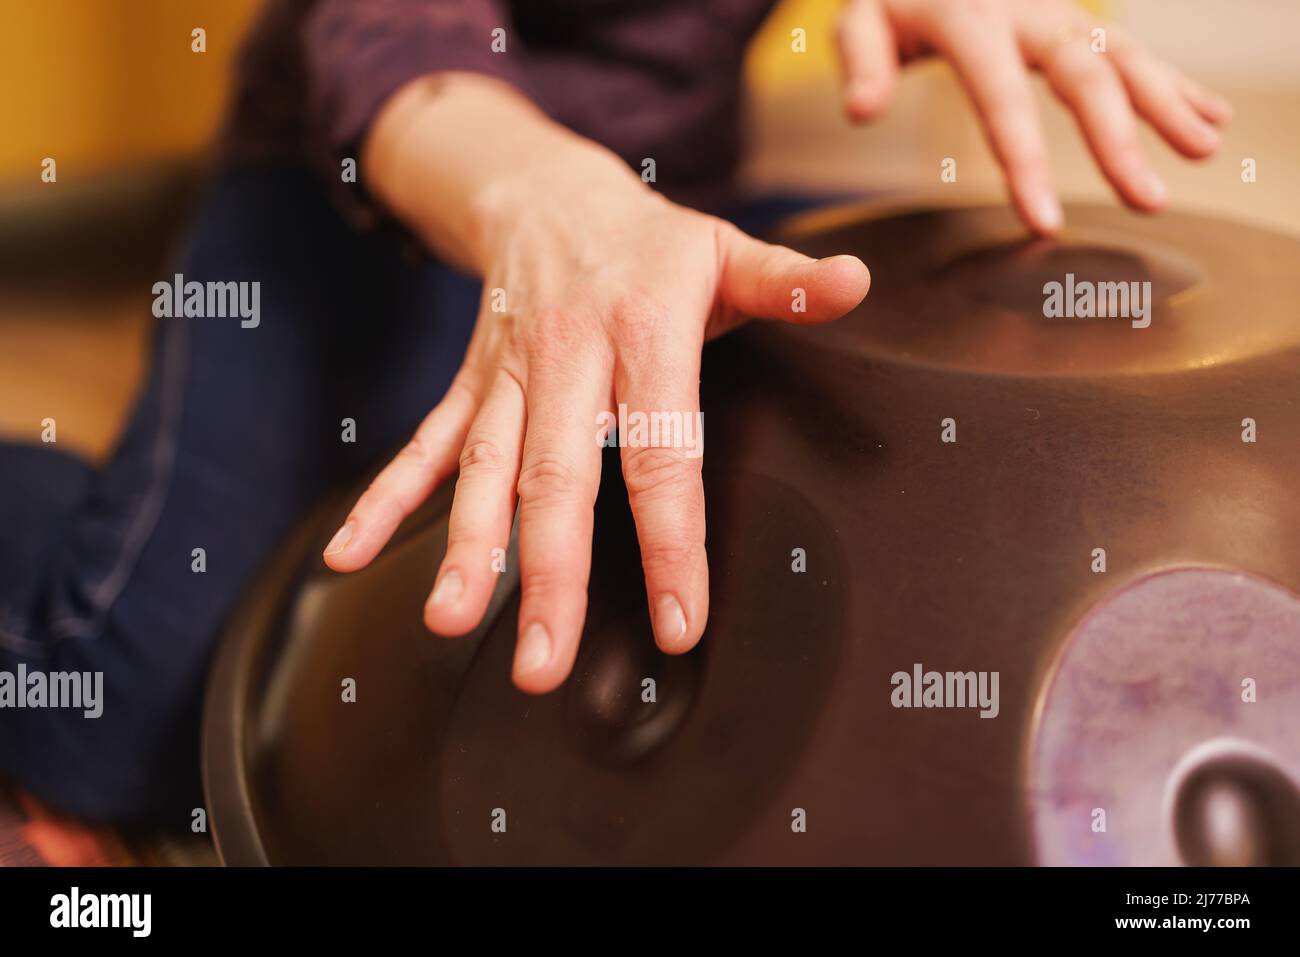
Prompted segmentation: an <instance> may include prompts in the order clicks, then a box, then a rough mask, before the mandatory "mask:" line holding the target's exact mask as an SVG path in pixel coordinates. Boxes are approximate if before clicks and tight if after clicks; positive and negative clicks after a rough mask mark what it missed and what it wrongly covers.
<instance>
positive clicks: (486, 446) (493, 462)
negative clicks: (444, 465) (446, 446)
mask: <svg viewBox="0 0 1300 957" xmlns="http://www.w3.org/2000/svg"><path fill="white" fill-rule="evenodd" d="M505 467H506V456H505V453H503V452H502V451H501V449H500V447H499V446H498V445H497V444H496V443H495V442H493V441H492V440H491V439H485V438H478V439H473V440H471V441H470V442H468V443H466V445H465V447H464V448H463V449H461V452H460V471H461V473H462V474H466V473H469V474H479V473H495V472H501V471H504V469H505Z"/></svg>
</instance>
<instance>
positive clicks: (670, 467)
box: [623, 446, 700, 497]
mask: <svg viewBox="0 0 1300 957" xmlns="http://www.w3.org/2000/svg"><path fill="white" fill-rule="evenodd" d="M699 473H700V460H699V459H698V458H696V459H691V458H688V457H687V456H686V455H685V454H684V453H683V452H682V450H681V449H674V448H664V447H661V446H647V447H645V448H629V449H627V452H626V454H625V456H624V459H623V481H624V483H625V484H626V485H627V490H628V494H629V495H632V496H634V497H636V496H644V495H650V494H653V493H655V492H663V491H669V492H672V491H686V490H687V489H689V487H690V484H691V483H692V482H693V481H694V480H695V479H696V478H697V476H698V475H699Z"/></svg>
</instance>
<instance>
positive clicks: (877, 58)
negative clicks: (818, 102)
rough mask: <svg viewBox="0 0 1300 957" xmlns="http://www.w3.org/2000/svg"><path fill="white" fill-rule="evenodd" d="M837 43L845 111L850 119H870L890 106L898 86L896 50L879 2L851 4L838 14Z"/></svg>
mask: <svg viewBox="0 0 1300 957" xmlns="http://www.w3.org/2000/svg"><path fill="white" fill-rule="evenodd" d="M836 39H837V42H838V44H839V51H840V67H841V69H842V71H843V73H844V109H845V111H846V112H847V113H848V115H849V117H850V119H854V120H868V119H871V118H872V117H873V116H876V115H877V114H879V113H880V112H881V111H882V110H884V108H885V107H886V106H888V105H889V100H890V98H891V97H892V96H893V93H894V87H895V85H896V84H897V82H898V47H897V43H896V41H895V38H894V31H893V28H892V27H890V25H889V18H888V17H887V16H886V15H885V9H884V7H883V6H882V5H881V3H880V0H851V2H850V3H849V4H848V6H846V7H845V8H844V12H843V13H841V14H840V19H839V29H838V30H837V31H836Z"/></svg>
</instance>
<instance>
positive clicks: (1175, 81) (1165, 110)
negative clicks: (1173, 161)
mask: <svg viewBox="0 0 1300 957" xmlns="http://www.w3.org/2000/svg"><path fill="white" fill-rule="evenodd" d="M1110 56H1111V62H1113V63H1114V64H1115V67H1116V68H1117V69H1118V70H1119V74H1120V77H1121V78H1122V79H1123V81H1124V85H1125V87H1127V89H1128V95H1129V98H1130V99H1131V100H1132V101H1133V106H1134V107H1136V108H1137V111H1138V113H1139V114H1141V115H1142V116H1143V117H1145V118H1146V120H1147V122H1149V123H1150V124H1151V125H1152V126H1153V127H1155V128H1156V130H1158V131H1159V133H1160V135H1161V136H1163V137H1164V138H1165V140H1167V141H1168V142H1169V145H1171V146H1172V147H1174V149H1176V150H1178V151H1179V152H1180V153H1182V154H1183V155H1185V156H1189V157H1192V158H1194V159H1199V158H1202V157H1205V156H1209V155H1210V154H1211V153H1213V152H1214V151H1215V150H1217V149H1218V148H1219V133H1218V131H1217V130H1216V129H1215V128H1214V126H1213V125H1212V124H1211V123H1209V122H1208V121H1207V120H1206V119H1205V118H1204V117H1202V116H1201V114H1200V113H1199V112H1197V110H1196V109H1195V107H1193V105H1192V104H1191V102H1190V101H1189V100H1188V98H1187V97H1186V96H1185V95H1184V93H1183V89H1182V85H1181V83H1180V77H1179V75H1178V73H1177V72H1176V71H1175V70H1174V69H1173V68H1172V67H1169V66H1167V65H1166V64H1164V63H1161V62H1160V61H1159V60H1158V59H1156V58H1155V57H1153V56H1151V55H1150V54H1149V53H1147V52H1146V51H1145V50H1143V49H1141V48H1140V47H1138V46H1136V45H1134V44H1131V43H1125V44H1123V45H1118V44H1112V46H1111V50H1110Z"/></svg>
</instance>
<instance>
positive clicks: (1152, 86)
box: [839, 0, 1231, 234]
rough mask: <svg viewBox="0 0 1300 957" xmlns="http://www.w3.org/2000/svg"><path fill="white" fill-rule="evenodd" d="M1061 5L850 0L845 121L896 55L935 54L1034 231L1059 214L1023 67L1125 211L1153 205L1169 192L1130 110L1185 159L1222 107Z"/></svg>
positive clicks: (1196, 151)
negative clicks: (949, 68) (968, 104)
mask: <svg viewBox="0 0 1300 957" xmlns="http://www.w3.org/2000/svg"><path fill="white" fill-rule="evenodd" d="M1099 26H1100V25H1099V24H1098V23H1097V22H1096V21H1095V20H1093V19H1091V18H1090V17H1088V16H1087V15H1086V14H1085V13H1084V12H1083V11H1082V10H1080V9H1079V8H1078V7H1076V6H1074V4H1072V3H1068V2H1065V0H850V2H849V4H848V6H847V7H846V9H845V10H844V12H843V14H842V15H841V19H840V31H839V37H840V60H841V65H842V67H843V74H844V84H845V85H844V103H845V109H846V111H847V112H848V114H849V116H850V117H851V118H853V119H855V120H865V119H869V118H870V117H872V116H874V115H876V114H877V113H878V112H880V110H881V109H883V108H884V107H885V105H886V104H887V103H888V101H889V98H890V94H891V93H892V91H893V87H894V83H895V80H896V79H897V74H898V66H899V63H900V62H907V61H908V60H911V59H913V58H916V57H920V56H926V55H932V54H939V55H942V56H944V57H945V58H947V59H948V60H949V61H951V63H952V65H953V67H954V68H955V69H956V71H957V75H958V77H959V78H960V79H961V82H962V84H963V85H964V86H965V88H966V91H967V93H968V94H969V95H970V97H971V100H972V101H973V102H974V105H975V108H976V110H977V111H978V113H979V115H980V118H981V120H982V122H983V124H984V129H985V131H986V133H987V135H988V138H989V141H990V144H991V145H992V147H993V152H994V154H995V155H996V156H997V158H998V161H999V162H1000V163H1001V164H1002V168H1003V169H1004V170H1005V172H1006V176H1007V180H1008V184H1009V186H1010V189H1011V196H1012V200H1013V202H1014V203H1015V206H1016V209H1017V210H1018V211H1019V213H1020V215H1021V217H1022V218H1023V219H1024V220H1025V222H1026V223H1027V224H1029V226H1030V227H1031V228H1033V229H1035V230H1037V231H1039V232H1041V233H1046V234H1050V233H1054V232H1056V231H1057V230H1058V229H1060V227H1061V225H1062V221H1063V215H1062V212H1061V206H1060V203H1059V201H1058V200H1057V198H1056V191H1055V189H1054V187H1053V185H1052V178H1051V172H1050V170H1049V168H1048V163H1047V150H1046V147H1045V146H1044V143H1043V134H1042V129H1041V128H1040V126H1039V122H1038V118H1037V116H1036V113H1035V109H1034V101H1033V96H1032V94H1031V92H1030V86H1029V77H1028V70H1029V69H1035V70H1039V71H1040V72H1042V73H1043V75H1044V76H1045V77H1046V78H1047V82H1048V83H1049V84H1050V86H1051V88H1052V90H1053V91H1054V92H1055V93H1056V95H1057V96H1058V97H1060V98H1061V100H1062V101H1063V102H1064V103H1065V104H1066V105H1067V106H1068V107H1069V108H1070V109H1071V110H1072V111H1073V112H1074V115H1075V118H1076V119H1077V121H1078V123H1079V126H1080V127H1081V129H1082V131H1083V135H1084V137H1085V138H1086V139H1087V141H1088V145H1089V147H1090V148H1091V149H1092V153H1093V156H1094V157H1095V158H1096V161H1097V164H1098V165H1099V166H1100V167H1101V169H1102V172H1103V173H1104V174H1105V175H1106V178H1107V179H1109V180H1110V182H1111V183H1112V184H1113V185H1114V187H1115V189H1116V191H1117V192H1118V193H1119V194H1120V196H1121V197H1123V199H1124V200H1125V201H1126V202H1127V203H1129V204H1130V205H1131V206H1133V207H1135V208H1137V209H1140V210H1144V211H1153V210H1156V209H1159V208H1160V207H1161V206H1163V205H1164V202H1165V198H1166V190H1165V187H1164V184H1163V183H1162V182H1161V181H1160V178H1159V177H1158V176H1157V175H1156V173H1155V172H1154V171H1153V170H1152V169H1151V167H1150V166H1149V165H1148V164H1147V162H1146V159H1145V157H1144V156H1143V154H1142V150H1141V147H1140V146H1139V145H1138V139H1137V123H1136V120H1135V118H1134V112H1135V111H1136V112H1137V113H1138V114H1140V115H1141V116H1143V117H1144V118H1145V119H1146V120H1147V122H1149V123H1150V124H1151V125H1152V126H1154V127H1155V128H1156V130H1158V131H1159V132H1160V135H1161V136H1163V137H1164V138H1165V140H1167V141H1168V142H1169V144H1170V145H1172V146H1173V147H1174V148H1175V149H1177V150H1178V151H1179V152H1181V153H1183V154H1184V155H1186V156H1189V157H1193V158H1201V157H1205V156H1209V155H1210V154H1211V153H1213V152H1214V151H1215V150H1216V149H1218V147H1219V134H1218V131H1217V129H1216V127H1218V126H1220V125H1221V124H1223V123H1224V122H1226V121H1227V120H1228V118H1229V116H1230V115H1231V107H1230V106H1229V105H1228V103H1227V101H1226V100H1224V99H1223V98H1222V97H1219V96H1215V95H1213V94H1210V93H1207V92H1206V91H1205V90H1203V89H1201V87H1199V86H1198V85H1196V84H1195V83H1194V82H1192V81H1191V80H1190V79H1188V78H1187V77H1185V76H1183V75H1182V74H1181V73H1179V72H1178V71H1177V70H1175V69H1174V68H1173V67H1171V66H1169V65H1168V64H1166V63H1164V62H1162V61H1161V60H1159V59H1157V58H1156V57H1154V56H1152V55H1151V54H1150V53H1148V52H1147V51H1146V50H1144V49H1142V47H1141V46H1140V45H1139V44H1138V43H1137V42H1136V41H1135V40H1133V39H1132V38H1130V37H1128V36H1125V35H1124V34H1123V33H1121V32H1120V31H1119V30H1118V29H1116V28H1115V27H1112V26H1106V27H1104V29H1105V44H1106V46H1105V52H1104V53H1102V52H1094V50H1093V36H1092V32H1093V30H1095V29H1097V28H1098V27H1099Z"/></svg>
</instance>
